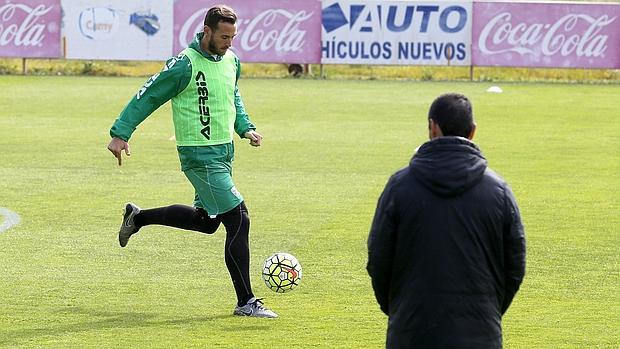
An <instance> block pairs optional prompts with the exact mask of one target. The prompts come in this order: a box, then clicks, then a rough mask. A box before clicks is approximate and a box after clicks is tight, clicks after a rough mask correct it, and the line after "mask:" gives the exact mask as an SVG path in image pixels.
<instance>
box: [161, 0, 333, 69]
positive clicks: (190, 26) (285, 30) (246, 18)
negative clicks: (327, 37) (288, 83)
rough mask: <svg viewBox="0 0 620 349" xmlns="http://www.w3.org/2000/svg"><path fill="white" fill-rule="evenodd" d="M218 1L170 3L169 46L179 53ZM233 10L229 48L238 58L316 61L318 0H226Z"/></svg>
mask: <svg viewBox="0 0 620 349" xmlns="http://www.w3.org/2000/svg"><path fill="white" fill-rule="evenodd" d="M220 3H222V2H221V1H195V0H177V1H175V2H174V42H173V49H174V51H175V52H180V51H181V50H183V49H184V48H185V47H187V45H188V44H189V43H190V42H191V41H192V40H193V38H194V36H195V35H196V33H199V32H202V31H203V28H204V18H205V15H206V13H207V10H208V9H209V8H210V7H211V6H214V5H217V4H220ZM225 3H226V4H227V5H228V6H230V7H232V8H233V9H234V10H235V13H237V17H238V20H237V36H236V37H235V40H234V41H233V46H232V50H233V52H235V54H236V55H237V56H239V58H240V59H241V60H242V61H245V62H264V63H320V61H321V2H320V1H318V0H305V1H299V0H260V1H259V0H255V1H248V0H229V1H226V2H225Z"/></svg>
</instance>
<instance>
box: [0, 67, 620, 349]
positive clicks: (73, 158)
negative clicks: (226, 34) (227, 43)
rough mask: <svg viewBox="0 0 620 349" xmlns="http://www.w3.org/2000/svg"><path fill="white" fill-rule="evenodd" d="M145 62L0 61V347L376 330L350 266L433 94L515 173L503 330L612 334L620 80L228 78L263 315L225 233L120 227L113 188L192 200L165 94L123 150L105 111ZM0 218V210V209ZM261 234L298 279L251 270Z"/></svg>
mask: <svg viewBox="0 0 620 349" xmlns="http://www.w3.org/2000/svg"><path fill="white" fill-rule="evenodd" d="M143 81H144V79H143V78H103V77H16V76H0V150H1V151H0V207H4V208H7V209H9V210H11V211H14V212H17V213H18V214H19V215H20V216H21V224H20V225H19V226H17V227H14V228H12V229H9V230H7V231H4V232H0V247H1V248H0V347H10V348H12V347H26V348H27V347H55V348H128V347H144V348H155V347H158V348H172V347H197V348H198V347H199V348H241V347H245V348H280V347H282V348H380V347H382V346H383V345H384V338H385V329H386V317H385V316H384V315H383V314H382V313H381V312H380V311H379V308H378V306H377V305H376V303H375V301H374V298H373V294H372V290H371V288H370V281H369V278H368V276H367V274H366V271H365V263H366V238H367V234H368V229H369V224H370V221H371V219H372V215H373V213H374V207H375V204H376V200H377V197H378V195H379V193H380V191H381V190H382V189H383V185H384V184H385V182H386V180H387V179H388V178H389V176H390V175H391V174H392V173H393V172H394V171H395V170H397V169H399V168H401V167H403V166H405V165H406V163H407V162H408V160H409V158H410V156H411V154H412V152H413V149H415V148H416V147H417V146H418V145H420V144H421V143H423V142H424V141H426V138H427V131H426V112H427V109H428V106H429V104H430V103H431V102H432V100H433V99H434V98H435V97H436V96H437V95H439V94H440V93H443V92H448V91H458V92H462V93H465V94H466V95H468V96H469V97H470V98H471V99H472V101H473V103H474V113H475V116H476V118H477V123H478V132H477V136H476V137H477V138H476V141H477V143H478V144H479V145H480V147H481V148H482V150H483V152H484V154H485V155H486V157H487V159H488V160H489V162H490V165H491V166H492V167H493V168H494V169H495V170H496V171H497V172H499V173H500V174H501V175H503V176H504V177H505V178H506V179H507V180H508V181H509V182H510V183H511V184H512V187H513V190H514V192H515V194H516V196H517V199H518V201H519V204H520V206H521V211H522V216H523V221H524V224H525V227H526V234H527V238H528V266H527V275H526V279H525V281H524V283H523V285H522V288H521V291H520V292H519V293H518V295H517V297H516V299H515V301H514V303H513V305H512V307H511V308H510V310H509V311H508V313H507V314H506V316H505V317H504V321H503V326H504V341H505V347H506V348H618V347H620V317H619V314H620V292H618V289H619V286H620V263H619V262H620V254H619V252H620V251H619V246H620V195H619V194H620V192H619V188H620V175H619V173H620V140H619V138H618V134H620V121H619V119H618V117H620V105H619V104H618V96H619V95H620V86H618V85H612V86H603V85H564V84H553V85H548V84H504V85H501V87H502V88H503V89H504V93H503V94H489V93H486V92H485V90H486V88H487V87H489V85H488V84H485V83H430V82H428V83H417V82H398V81H392V82H388V81H324V80H289V79H281V80H274V79H268V80H261V79H245V80H242V81H241V89H242V93H243V95H244V101H245V104H246V106H247V108H248V111H249V112H250V115H251V116H252V119H253V121H254V122H255V123H256V124H257V125H258V126H259V131H261V132H262V133H263V135H264V136H265V142H264V146H263V147H261V148H260V149H254V148H251V147H250V146H248V145H247V144H245V142H237V143H236V149H237V156H236V162H235V181H236V184H237V186H238V188H239V189H240V190H241V192H242V193H243V194H244V196H245V198H246V200H247V202H248V206H249V208H250V212H251V216H252V231H251V236H250V238H251V245H252V266H251V271H252V273H253V275H252V277H253V281H254V290H255V292H256V293H257V294H258V295H259V296H262V297H265V302H266V304H267V305H268V306H269V307H271V308H273V309H274V310H275V311H277V312H278V313H279V314H280V318H279V319H275V320H264V319H246V318H237V317H233V316H232V315H231V312H232V309H233V303H234V294H233V291H232V285H231V283H230V280H229V277H228V275H227V272H226V268H225V266H224V261H223V242H224V235H225V234H224V232H223V231H222V230H220V231H219V232H218V233H216V234H215V235H212V236H205V235H201V234H198V233H191V232H183V231H180V230H174V229H171V228H165V227H157V226H152V227H147V228H145V229H143V230H142V231H141V232H140V234H138V235H136V236H135V237H134V238H132V240H131V241H130V243H129V245H128V247H127V248H125V249H121V248H120V247H119V246H118V242H117V235H116V233H117V229H118V225H119V223H120V219H121V208H122V207H123V204H124V203H125V202H126V201H129V200H131V201H134V202H135V203H136V204H138V205H140V206H142V207H153V206H160V205H168V204H171V203H186V204H190V203H191V200H192V198H193V192H192V188H191V186H190V185H189V184H188V183H187V181H186V179H185V178H184V176H183V174H182V173H181V172H180V170H179V165H178V159H177V155H176V150H175V145H174V142H172V141H170V140H169V138H170V136H171V135H172V134H173V130H172V122H171V118H170V107H169V105H165V106H164V107H162V108H161V109H160V110H158V111H157V112H156V113H155V114H154V115H152V116H151V117H150V118H149V119H147V121H146V122H144V123H143V124H142V125H141V126H140V127H139V129H138V130H137V131H136V133H135V134H134V138H133V139H132V142H131V145H132V156H131V158H129V159H126V161H125V162H124V164H123V166H122V167H120V168H119V167H118V166H117V165H116V162H115V159H114V158H113V157H112V155H111V154H110V153H109V152H108V151H107V149H106V145H107V143H108V141H109V136H108V129H109V127H110V125H111V123H112V121H113V120H114V118H116V116H117V115H118V113H119V112H120V110H121V109H122V108H123V106H124V105H125V103H126V102H127V100H128V99H129V98H130V96H131V95H132V94H133V93H135V91H136V90H137V89H138V87H139V86H140V85H142V83H143ZM1 220H2V218H0V223H2V222H1ZM275 251H287V252H290V253H292V254H294V255H295V256H297V257H298V259H299V260H300V262H301V263H302V265H303V267H304V280H303V281H302V284H301V286H300V287H299V289H297V290H295V291H293V292H291V293H288V294H283V295H279V294H275V293H272V292H271V291H269V290H267V288H265V287H264V285H263V284H262V281H260V280H259V273H260V265H261V263H262V260H263V259H264V258H266V257H267V256H268V255H270V254H271V253H273V252H275Z"/></svg>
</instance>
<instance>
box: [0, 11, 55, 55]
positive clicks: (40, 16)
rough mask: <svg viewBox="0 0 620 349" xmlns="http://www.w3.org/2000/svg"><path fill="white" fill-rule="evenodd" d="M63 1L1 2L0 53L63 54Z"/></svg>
mask: <svg viewBox="0 0 620 349" xmlns="http://www.w3.org/2000/svg"><path fill="white" fill-rule="evenodd" d="M60 21H61V12H60V1H59V0H56V1H50V0H16V1H12V2H5V3H0V56H1V57H48V58H54V57H60Z"/></svg>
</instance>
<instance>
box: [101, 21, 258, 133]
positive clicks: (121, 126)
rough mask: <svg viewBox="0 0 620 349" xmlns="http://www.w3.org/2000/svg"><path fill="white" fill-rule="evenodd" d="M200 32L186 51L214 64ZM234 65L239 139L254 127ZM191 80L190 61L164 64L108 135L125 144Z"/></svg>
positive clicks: (174, 60)
mask: <svg viewBox="0 0 620 349" xmlns="http://www.w3.org/2000/svg"><path fill="white" fill-rule="evenodd" d="M203 35H204V33H198V34H196V37H195V38H194V40H193V41H192V43H191V44H190V45H189V47H190V48H192V49H194V50H196V51H197V52H199V53H200V54H201V55H202V56H203V57H204V58H205V59H208V60H211V61H218V60H220V59H221V57H219V56H216V57H213V56H211V55H210V54H208V53H206V52H204V51H203V50H202V49H201V47H200V40H201V39H202V37H203ZM235 63H236V65H237V76H236V80H235V93H234V94H235V95H234V103H235V110H236V118H235V126H234V129H235V132H236V133H237V134H238V135H239V136H240V137H241V138H243V135H244V134H245V133H246V132H248V131H249V130H255V129H256V127H255V126H254V125H253V124H252V122H250V119H249V116H248V114H247V113H246V111H245V107H244V105H243V101H242V100H241V94H240V93H239V87H238V86H237V82H238V80H239V76H240V73H241V63H240V62H239V59H238V58H236V59H235ZM191 79H192V66H191V61H190V59H189V58H188V57H187V56H185V55H183V54H180V55H178V56H176V57H173V58H170V59H169V60H168V61H166V65H165V66H164V68H163V69H162V71H161V72H159V73H157V74H155V75H153V76H152V77H150V78H149V79H148V80H147V81H146V83H145V84H144V86H142V88H141V89H140V90H139V91H138V93H136V95H135V96H134V97H133V98H132V99H131V101H130V102H129V104H127V106H126V107H125V109H123V111H122V112H121V114H120V116H119V117H118V118H117V119H116V120H115V122H114V124H113V125H112V128H111V129H110V135H111V136H112V137H117V138H120V139H123V140H125V141H128V140H129V138H131V135H132V134H133V132H134V131H135V129H136V127H137V126H138V125H139V124H140V123H141V122H142V121H144V120H145V119H146V118H147V117H148V116H149V115H151V114H152V113H153V112H154V111H155V110H157V108H159V107H160V106H161V105H162V104H164V103H166V102H167V101H169V100H170V99H172V98H174V97H175V96H176V95H178V94H179V93H181V92H182V91H183V90H184V89H185V88H186V87H187V85H188V84H189V83H190V81H191Z"/></svg>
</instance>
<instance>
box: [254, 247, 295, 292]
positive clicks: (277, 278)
mask: <svg viewBox="0 0 620 349" xmlns="http://www.w3.org/2000/svg"><path fill="white" fill-rule="evenodd" d="M263 280H264V281H265V285H267V287H269V289H270V290H272V291H273V292H277V293H284V292H287V291H290V290H292V289H294V288H295V287H297V286H298V285H299V282H300V281H301V264H299V261H297V258H295V257H294V256H293V255H291V254H289V253H284V252H278V253H274V254H273V255H272V256H271V257H269V258H267V260H265V264H263Z"/></svg>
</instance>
